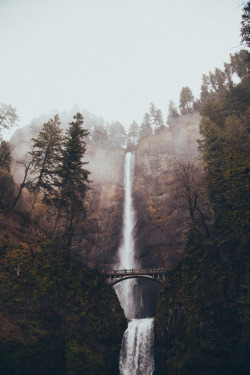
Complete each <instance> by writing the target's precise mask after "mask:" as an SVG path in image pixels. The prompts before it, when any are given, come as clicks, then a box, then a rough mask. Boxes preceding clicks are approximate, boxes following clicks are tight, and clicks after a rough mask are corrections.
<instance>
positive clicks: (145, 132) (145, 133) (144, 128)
mask: <svg viewBox="0 0 250 375" xmlns="http://www.w3.org/2000/svg"><path fill="white" fill-rule="evenodd" d="M152 134H153V130H152V126H151V121H150V115H149V114H148V113H147V112H146V113H145V115H144V118H143V122H142V124H141V127H140V139H144V138H146V137H149V136H150V135H152Z"/></svg>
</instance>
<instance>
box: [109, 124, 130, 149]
mask: <svg viewBox="0 0 250 375" xmlns="http://www.w3.org/2000/svg"><path fill="white" fill-rule="evenodd" d="M109 141H110V144H111V146H112V147H114V148H116V149H121V148H123V147H124V145H125V141H126V131H125V129H124V126H123V125H122V124H121V123H120V122H119V121H115V122H112V123H111V124H110V126H109Z"/></svg>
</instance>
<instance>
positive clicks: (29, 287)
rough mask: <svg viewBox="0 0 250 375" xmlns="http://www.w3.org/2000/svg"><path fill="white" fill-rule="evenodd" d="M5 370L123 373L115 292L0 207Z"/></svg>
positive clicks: (0, 343)
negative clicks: (119, 364) (119, 362)
mask: <svg viewBox="0 0 250 375" xmlns="http://www.w3.org/2000/svg"><path fill="white" fill-rule="evenodd" d="M0 228H1V229H0V252H1V268H0V294H1V295H0V299H1V311H0V373H1V374H4V375H5V374H6V375H14V374H16V375H20V374H25V375H28V374H32V375H33V374H44V375H45V374H46V375H48V374H53V375H55V374H60V375H61V374H69V373H71V374H75V375H76V374H96V375H100V374H117V371H118V370H117V368H118V356H119V349H120V345H121V340H122V335H123V332H124V329H125V326H126V321H125V318H124V315H123V311H122V309H121V307H120V304H119V302H118V299H117V297H116V294H115V292H114V291H113V290H112V289H111V288H110V287H109V286H107V285H106V283H105V281H104V280H103V279H102V277H101V276H99V275H98V273H97V272H96V271H94V270H90V269H88V268H86V267H84V266H83V265H82V264H81V263H79V262H76V261H75V260H74V259H73V258H72V255H71V254H70V252H69V250H68V249H65V248H57V247H56V246H55V244H54V243H53V242H52V241H50V240H49V239H48V238H47V237H46V236H45V235H44V234H42V233H41V232H40V231H38V230H37V228H35V227H32V226H31V225H30V223H29V220H27V219H26V218H25V217H23V216H20V215H19V214H15V213H13V212H12V213H11V212H7V211H2V212H1V213H0Z"/></svg>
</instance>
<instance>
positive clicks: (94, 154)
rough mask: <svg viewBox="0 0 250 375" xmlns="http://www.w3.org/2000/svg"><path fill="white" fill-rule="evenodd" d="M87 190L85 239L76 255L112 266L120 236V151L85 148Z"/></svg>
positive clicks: (122, 188)
mask: <svg viewBox="0 0 250 375" xmlns="http://www.w3.org/2000/svg"><path fill="white" fill-rule="evenodd" d="M88 158H89V165H88V169H89V170H90V171H91V180H92V181H93V182H92V183H91V188H92V189H91V190H90V191H89V193H88V198H87V208H86V209H87V220H86V222H85V223H83V227H84V230H85V231H86V235H85V239H84V241H83V242H82V244H81V245H80V246H79V248H78V250H77V251H78V256H79V257H80V258H81V259H82V260H84V261H85V262H86V263H87V264H88V265H90V266H95V265H98V266H99V267H104V268H105V267H107V268H110V267H113V264H115V263H116V262H117V250H118V247H119V243H120V240H121V235H122V220H123V202H124V183H123V168H124V151H123V150H121V151H120V150H119V151H118V150H111V151H110V150H105V149H91V148H89V149H88Z"/></svg>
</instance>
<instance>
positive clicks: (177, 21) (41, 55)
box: [0, 0, 242, 127]
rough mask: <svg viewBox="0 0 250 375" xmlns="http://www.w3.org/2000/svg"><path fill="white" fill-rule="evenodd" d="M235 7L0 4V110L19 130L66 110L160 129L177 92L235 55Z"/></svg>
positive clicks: (24, 0) (42, 0)
mask: <svg viewBox="0 0 250 375" xmlns="http://www.w3.org/2000/svg"><path fill="white" fill-rule="evenodd" d="M241 4H242V1H240V0H189V1H188V0H0V46H1V47H0V48H1V54H0V102H2V103H6V104H11V105H12V106H13V107H15V108H16V109H17V113H18V115H19V116H20V122H19V124H20V125H19V126H23V125H27V124H29V123H30V122H31V120H32V119H33V118H34V117H39V116H40V115H41V114H44V113H46V114H47V113H48V114H49V113H50V112H51V110H54V109H57V110H58V111H63V110H67V111H70V110H71V109H72V108H73V107H74V106H75V105H77V106H78V108H79V109H80V110H81V109H86V110H88V111H90V112H91V113H93V114H95V115H97V116H102V117H103V118H104V119H105V120H107V121H110V122H111V121H115V120H118V121H120V122H121V123H122V124H123V125H124V126H125V127H128V125H130V123H131V122H132V121H133V120H136V121H137V122H138V123H139V124H140V123H141V121H142V118H143V115H144V113H145V112H146V111H147V110H148V108H149V104H150V102H153V103H154V104H155V105H156V107H157V108H160V109H161V110H162V112H163V115H164V120H165V119H166V115H167V112H168V104H169V101H170V99H173V100H174V102H175V104H176V105H179V94H180V91H181V88H182V87H183V86H189V87H190V88H191V89H192V91H193V93H194V95H195V96H196V97H198V96H199V94H200V84H201V76H202V74H204V73H208V72H209V71H210V70H214V68H215V67H219V68H222V67H223V63H224V62H227V61H229V58H230V57H229V54H230V53H232V54H234V53H236V52H237V51H239V50H240V49H241V46H240V39H241V38H240V26H241V25H240V22H241V14H242V5H241Z"/></svg>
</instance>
